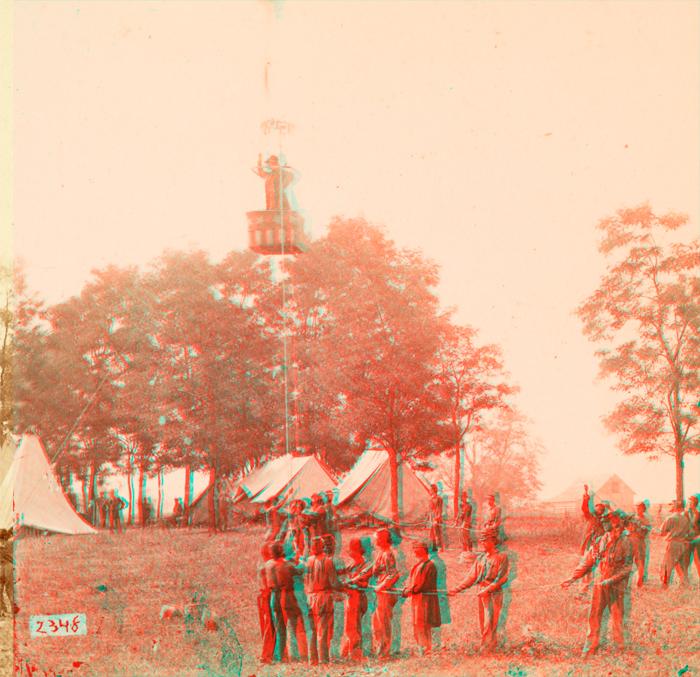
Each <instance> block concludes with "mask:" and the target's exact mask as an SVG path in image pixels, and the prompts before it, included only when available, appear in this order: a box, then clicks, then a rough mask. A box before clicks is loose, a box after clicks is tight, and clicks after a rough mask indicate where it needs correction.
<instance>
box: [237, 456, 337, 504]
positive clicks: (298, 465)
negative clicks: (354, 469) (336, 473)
mask: <svg viewBox="0 0 700 677" xmlns="http://www.w3.org/2000/svg"><path fill="white" fill-rule="evenodd" d="M334 487H335V480H334V479H333V477H332V476H331V474H330V472H328V470H327V469H326V468H325V467H324V465H323V464H322V463H321V462H320V461H319V460H318V459H317V458H316V457H315V456H293V455H292V454H285V455H284V456H280V457H279V458H274V459H272V460H271V461H268V462H267V463H265V465H263V466H261V467H260V468H258V469H257V470H254V471H253V472H251V473H250V474H249V475H246V476H245V477H243V478H242V479H241V480H239V481H238V483H237V485H236V496H235V499H236V500H239V501H240V500H245V499H247V500H249V501H252V502H253V503H265V501H267V500H269V499H271V498H279V497H281V496H286V499H285V501H291V500H293V499H295V498H307V497H309V496H312V495H313V494H317V493H320V492H323V491H329V490H331V489H333V488H334Z"/></svg>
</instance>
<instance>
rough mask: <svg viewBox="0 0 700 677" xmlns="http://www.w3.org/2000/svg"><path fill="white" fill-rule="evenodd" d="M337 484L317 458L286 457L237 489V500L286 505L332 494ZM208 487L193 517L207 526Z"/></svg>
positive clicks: (193, 508) (270, 463) (261, 469)
mask: <svg viewBox="0 0 700 677" xmlns="http://www.w3.org/2000/svg"><path fill="white" fill-rule="evenodd" d="M334 487H335V480H334V479H333V477H332V476H331V474H330V472H329V471H328V470H327V469H326V467H325V466H324V465H323V464H322V463H321V462H320V461H319V460H318V459H317V458H316V457H315V456H294V455H292V454H285V455H284V456H280V457H278V458H274V459H272V460H271V461H268V462H267V463H265V464H264V465H262V466H260V467H259V468H256V469H255V470H253V471H252V472H251V473H249V474H248V475H246V476H245V477H243V478H241V479H240V480H238V481H237V482H235V483H234V485H233V500H234V501H235V502H236V503H239V504H242V505H243V504H246V503H247V504H248V505H260V504H261V503H265V501H267V500H269V499H271V498H273V499H280V498H282V497H284V501H283V502H282V504H285V503H288V502H289V501H292V500H294V499H295V498H308V497H310V496H312V495H313V494H318V493H321V492H324V491H330V490H332V489H333V488H334ZM210 491H211V486H208V487H207V488H206V489H205V490H204V491H203V492H202V493H201V494H200V495H199V496H198V497H197V498H196V499H195V501H194V502H193V503H192V506H191V510H190V514H191V518H192V523H193V524H204V523H206V522H207V521H208V519H209V512H208V506H207V496H208V495H209V492H210Z"/></svg>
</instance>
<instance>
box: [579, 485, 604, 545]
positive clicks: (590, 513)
mask: <svg viewBox="0 0 700 677" xmlns="http://www.w3.org/2000/svg"><path fill="white" fill-rule="evenodd" d="M581 512H582V513H583V519H584V520H585V522H586V531H585V533H584V535H583V541H582V542H581V554H584V553H585V552H586V551H587V550H588V548H590V547H591V545H592V544H593V542H594V541H595V540H597V539H598V538H600V537H601V536H602V535H603V534H604V533H605V523H606V521H607V510H606V507H605V504H604V503H596V504H595V507H594V508H593V510H591V496H590V494H589V492H588V485H587V484H584V485H583V500H582V501H581Z"/></svg>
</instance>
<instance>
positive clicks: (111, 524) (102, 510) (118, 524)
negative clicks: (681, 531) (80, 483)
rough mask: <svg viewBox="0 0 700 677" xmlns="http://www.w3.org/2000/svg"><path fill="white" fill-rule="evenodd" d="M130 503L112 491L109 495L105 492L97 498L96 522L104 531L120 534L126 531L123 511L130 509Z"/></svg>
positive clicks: (95, 508) (95, 505) (95, 503)
mask: <svg viewBox="0 0 700 677" xmlns="http://www.w3.org/2000/svg"><path fill="white" fill-rule="evenodd" d="M128 505H129V504H128V503H127V502H126V501H125V500H124V499H123V498H122V497H121V496H119V495H118V494H117V492H116V491H115V490H114V489H112V490H111V491H110V492H109V493H107V491H103V492H102V493H101V494H100V495H99V496H97V497H96V498H95V502H94V513H95V519H94V522H95V524H96V526H99V527H101V528H102V529H107V528H109V530H110V531H114V532H116V533H119V532H121V531H123V530H124V522H123V520H122V510H124V509H125V508H127V507H128Z"/></svg>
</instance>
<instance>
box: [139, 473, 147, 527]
mask: <svg viewBox="0 0 700 677" xmlns="http://www.w3.org/2000/svg"><path fill="white" fill-rule="evenodd" d="M145 494H146V473H145V472H144V469H143V464H139V523H140V524H141V526H142V527H145V526H146V520H145V519H144V514H143V501H144V499H145V497H146V496H145Z"/></svg>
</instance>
